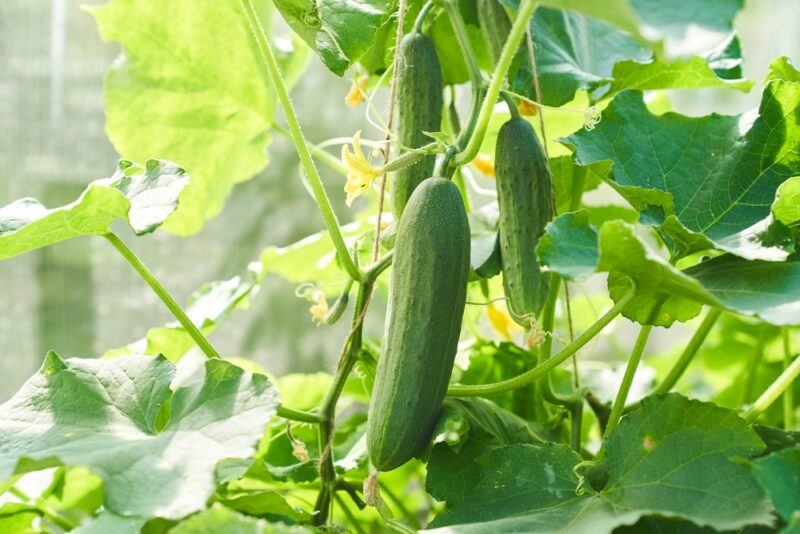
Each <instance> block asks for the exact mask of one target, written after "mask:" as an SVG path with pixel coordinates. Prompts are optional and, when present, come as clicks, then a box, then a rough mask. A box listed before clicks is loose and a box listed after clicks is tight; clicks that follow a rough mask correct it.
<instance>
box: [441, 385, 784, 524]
mask: <svg viewBox="0 0 800 534" xmlns="http://www.w3.org/2000/svg"><path fill="white" fill-rule="evenodd" d="M763 448H764V444H763V443H762V442H761V440H760V439H759V438H758V435H756V433H755V432H754V431H753V430H752V429H750V427H748V425H747V424H746V423H745V422H744V421H742V420H741V419H740V418H739V417H737V415H736V414H735V413H734V412H733V411H730V410H725V409H722V408H718V407H716V406H714V405H713V404H707V403H701V402H698V401H690V400H688V399H686V398H684V397H681V396H679V395H675V394H671V395H666V396H659V397H654V398H649V399H647V400H645V401H644V402H643V403H642V406H641V408H640V409H639V410H637V411H636V412H634V413H632V414H630V415H629V416H627V417H626V418H625V419H623V420H622V422H621V424H620V425H619V426H618V427H617V428H616V429H615V430H614V431H613V432H612V433H611V435H610V436H609V437H608V439H607V440H606V443H605V447H604V450H605V451H606V452H605V457H604V459H603V460H602V462H601V465H600V467H599V470H600V471H602V472H603V474H604V477H603V478H605V479H606V483H605V486H604V487H603V488H601V489H599V490H595V491H592V490H591V489H589V488H588V487H586V486H585V485H584V493H579V492H576V490H577V488H578V486H579V482H580V481H579V479H578V477H577V475H576V474H575V470H574V468H575V466H576V465H577V464H578V463H579V462H580V461H581V458H580V457H579V456H578V455H577V454H575V453H574V452H572V451H571V450H570V449H568V448H567V447H566V446H564V445H560V444H558V445H557V444H546V445H543V446H536V445H526V444H517V445H510V446H505V447H498V448H494V449H489V450H488V451H486V452H484V453H483V454H482V455H481V456H479V457H478V458H477V459H476V460H475V461H474V462H472V464H471V466H470V469H471V472H472V473H471V476H473V477H474V478H475V479H476V482H475V484H474V486H472V487H470V488H467V489H466V491H464V490H462V489H460V486H459V483H460V482H461V481H458V480H453V481H451V482H450V484H451V485H450V486H449V487H448V488H447V489H448V490H449V491H452V494H453V496H454V497H455V498H451V499H449V500H448V501H447V508H446V510H445V511H444V512H443V513H442V514H440V515H439V516H438V517H437V518H436V519H435V520H434V522H433V523H432V525H431V526H433V527H445V528H442V529H441V531H442V532H570V533H584V532H585V533H590V532H591V533H604V532H611V531H612V530H613V529H614V528H615V527H617V526H620V525H626V524H633V523H635V522H636V521H637V520H638V519H639V518H640V517H643V516H645V515H650V514H659V515H665V516H669V517H676V518H682V519H687V520H690V521H693V522H695V523H697V524H698V525H706V526H710V527H713V528H715V529H720V530H727V529H735V528H739V527H743V526H745V525H749V524H754V523H757V524H768V523H769V522H770V514H769V505H768V503H767V502H766V500H765V498H764V493H763V491H762V490H761V488H760V486H759V485H758V483H757V482H756V481H755V479H754V478H753V477H752V475H751V474H750V470H749V468H748V466H747V465H745V464H744V463H743V462H741V461H740V458H742V457H749V456H753V455H755V454H757V453H759V452H760V451H761V450H762V449H763ZM430 476H433V475H429V478H430ZM434 482H436V481H435V480H434ZM430 483H431V481H429V484H430ZM438 531H439V530H437V532H438Z"/></svg>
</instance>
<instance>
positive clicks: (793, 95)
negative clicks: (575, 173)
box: [564, 80, 800, 261]
mask: <svg viewBox="0 0 800 534" xmlns="http://www.w3.org/2000/svg"><path fill="white" fill-rule="evenodd" d="M798 106H800V83H798V82H788V81H783V80H773V81H771V82H769V84H768V85H767V86H766V88H765V90H764V94H763V97H762V101H761V107H760V109H759V115H758V116H757V117H755V119H754V120H753V118H752V117H750V116H749V115H748V116H722V115H709V116H706V117H700V118H690V117H685V116H682V115H678V114H675V113H667V114H664V115H661V116H656V115H653V114H652V113H650V112H649V111H648V110H647V108H646V107H645V105H644V101H643V99H642V94H641V93H640V92H638V91H623V92H621V93H619V94H618V95H617V96H616V97H615V98H614V100H613V101H612V102H611V104H610V105H609V106H608V108H606V109H605V111H604V112H603V115H602V121H601V122H600V124H599V125H598V126H597V127H596V128H595V129H594V130H592V131H586V130H580V131H578V132H576V133H574V134H572V135H571V136H569V137H567V138H566V139H564V142H565V144H567V145H570V146H572V147H573V148H574V149H575V161H576V162H577V163H578V164H581V165H592V164H597V163H598V162H606V161H611V162H612V163H613V171H612V172H611V173H610V174H609V175H608V178H609V181H610V183H611V184H612V185H613V186H614V187H615V188H616V189H617V190H618V191H619V192H620V193H621V194H622V195H623V196H625V197H626V198H627V199H628V201H630V202H631V204H632V205H633V206H634V207H636V208H637V209H639V210H640V211H641V212H642V213H643V215H645V216H643V219H642V220H643V222H648V223H649V224H652V225H654V226H659V225H660V226H661V227H662V229H663V230H664V231H665V233H667V234H668V235H670V236H671V237H672V238H673V239H674V240H675V241H676V243H682V246H680V247H678V248H680V249H682V250H680V253H687V252H691V251H692V250H697V249H703V248H708V247H709V246H716V247H718V248H721V249H723V250H727V251H730V252H732V253H734V254H737V255H740V256H742V257H746V258H749V259H765V260H772V261H780V260H783V259H785V258H786V257H787V255H788V253H787V251H786V250H784V247H783V246H782V245H785V243H784V241H783V237H784V236H782V235H781V233H780V232H778V233H777V234H776V233H775V232H774V231H773V230H774V225H772V226H773V227H771V221H770V220H769V218H768V217H769V214H770V206H771V204H772V202H773V200H774V197H775V191H776V190H777V188H778V186H779V185H780V184H781V183H782V182H783V181H785V180H786V179H787V178H790V177H791V176H794V175H796V174H798V173H800V153H799V152H798V151H797V145H798V143H800V112H799V111H798V110H799V109H800V107H798Z"/></svg>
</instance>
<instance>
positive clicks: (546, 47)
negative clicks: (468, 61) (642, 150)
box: [511, 7, 752, 106]
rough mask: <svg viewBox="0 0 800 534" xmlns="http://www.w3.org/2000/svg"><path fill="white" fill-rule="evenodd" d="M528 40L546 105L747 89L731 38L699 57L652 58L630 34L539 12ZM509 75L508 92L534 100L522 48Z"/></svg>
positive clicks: (570, 15) (569, 15) (569, 14)
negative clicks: (583, 94) (648, 93)
mask: <svg viewBox="0 0 800 534" xmlns="http://www.w3.org/2000/svg"><path fill="white" fill-rule="evenodd" d="M531 35H532V38H533V42H534V46H535V51H536V66H537V72H538V75H539V86H540V90H541V98H542V102H543V103H545V104H548V105H551V106H561V105H563V104H565V103H567V102H569V101H570V100H572V99H573V98H574V97H575V92H576V91H577V90H586V91H589V92H590V93H593V96H594V97H595V98H599V97H604V96H608V95H609V94H613V93H615V92H618V91H621V90H623V89H643V90H644V89H696V88H699V87H728V88H731V89H739V90H742V91H748V90H749V89H750V87H752V81H750V80H744V79H742V78H741V61H742V58H741V48H740V46H739V40H738V38H737V37H736V36H735V35H733V34H731V35H730V36H728V38H726V39H724V40H723V41H722V42H721V43H720V44H719V45H717V47H716V48H714V49H713V50H711V51H710V52H705V53H703V54H702V55H700V56H689V57H679V58H674V59H665V58H661V57H659V58H655V57H654V54H653V52H652V51H651V50H650V49H649V48H646V47H644V46H643V45H642V44H641V43H640V42H639V41H638V40H637V39H636V38H634V36H633V35H630V34H628V33H626V32H624V31H621V30H618V29H616V28H614V27H613V26H611V25H609V24H607V23H606V22H603V21H601V20H597V19H595V18H591V17H587V16H585V15H582V14H580V13H576V12H573V11H562V10H559V9H551V8H547V7H542V8H539V9H537V10H536V13H535V14H534V16H533V18H532V19H531ZM511 73H512V75H511V80H512V84H511V85H512V88H513V89H514V91H517V92H519V93H522V94H524V95H526V96H528V97H529V98H535V91H534V87H533V81H532V78H531V69H530V59H529V57H528V49H527V46H522V47H521V48H520V50H519V52H518V54H517V57H516V58H515V60H514V65H513V66H512V69H511ZM609 84H611V85H610V87H609Z"/></svg>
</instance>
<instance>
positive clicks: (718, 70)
mask: <svg viewBox="0 0 800 534" xmlns="http://www.w3.org/2000/svg"><path fill="white" fill-rule="evenodd" d="M741 63H742V55H741V50H740V45H739V38H738V37H736V36H735V35H733V34H732V35H731V36H730V37H729V38H728V39H726V40H725V41H723V42H722V43H721V44H720V46H719V47H718V48H717V49H715V50H712V51H711V52H709V53H706V54H704V55H703V56H691V57H687V58H677V59H670V60H666V59H662V58H658V59H653V60H652V61H650V62H648V63H642V62H638V61H635V60H630V59H628V60H625V61H620V62H618V63H617V64H616V65H614V69H613V71H612V74H611V77H612V78H613V82H612V83H611V88H610V89H609V94H614V93H616V92H618V91H621V90H623V89H639V90H642V91H644V90H649V89H699V88H703V87H727V88H729V89H738V90H740V91H749V90H750V89H751V88H752V87H753V81H752V80H746V79H743V78H742V74H741Z"/></svg>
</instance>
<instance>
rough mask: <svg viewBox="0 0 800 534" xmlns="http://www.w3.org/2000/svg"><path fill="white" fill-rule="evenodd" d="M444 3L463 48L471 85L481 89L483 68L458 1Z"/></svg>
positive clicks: (462, 51)
mask: <svg viewBox="0 0 800 534" xmlns="http://www.w3.org/2000/svg"><path fill="white" fill-rule="evenodd" d="M443 3H444V9H445V11H447V15H448V16H449V17H450V24H452V26H453V31H455V34H456V40H457V41H458V45H459V46H460V47H461V53H462V54H463V55H464V60H465V61H466V63H467V72H468V73H469V80H470V83H472V85H473V86H476V87H480V86H481V85H483V76H482V75H481V68H480V67H479V66H478V59H477V58H476V56H475V51H474V50H473V49H472V42H471V41H470V40H469V34H468V33H467V25H466V24H464V19H463V18H462V17H461V12H460V11H459V10H458V2H457V1H456V0H445V1H444V2H443Z"/></svg>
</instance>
